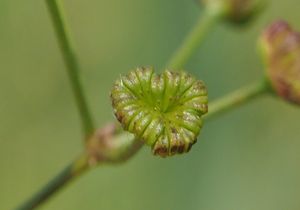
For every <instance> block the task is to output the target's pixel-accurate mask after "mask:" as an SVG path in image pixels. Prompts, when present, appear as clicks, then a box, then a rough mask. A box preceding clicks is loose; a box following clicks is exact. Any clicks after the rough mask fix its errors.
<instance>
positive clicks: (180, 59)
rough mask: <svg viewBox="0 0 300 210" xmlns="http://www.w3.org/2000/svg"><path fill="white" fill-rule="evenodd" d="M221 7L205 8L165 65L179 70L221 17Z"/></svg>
mask: <svg viewBox="0 0 300 210" xmlns="http://www.w3.org/2000/svg"><path fill="white" fill-rule="evenodd" d="M222 14H223V10H222V8H221V7H216V8H214V9H208V8H207V9H206V10H205V11H204V14H203V15H201V16H200V17H199V20H198V22H197V24H196V25H195V27H194V28H193V29H192V31H191V32H190V33H189V35H188V36H187V37H186V38H185V40H184V41H183V43H182V44H181V46H180V47H179V48H178V49H177V51H176V52H175V53H174V54H173V56H172V57H171V58H170V60H169V62H167V67H168V68H170V69H174V70H181V68H183V67H184V65H185V64H186V63H187V61H188V59H189V58H190V57H191V56H192V54H193V53H194V52H195V51H196V50H197V49H198V47H199V45H200V44H201V43H202V41H203V40H204V38H205V36H206V35H207V34H208V32H209V31H210V30H211V29H212V28H213V27H214V26H215V25H216V23H217V22H218V20H219V19H220V18H221V17H222Z"/></svg>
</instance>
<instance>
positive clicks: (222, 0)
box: [201, 0, 266, 24]
mask: <svg viewBox="0 0 300 210" xmlns="http://www.w3.org/2000/svg"><path fill="white" fill-rule="evenodd" d="M201 1H203V3H204V4H205V5H206V6H208V9H221V10H222V11H223V15H224V17H225V18H226V19H227V20H228V21H229V22H231V23H235V24H242V23H245V22H248V21H249V20H251V19H252V18H253V17H254V16H256V14H257V13H259V12H260V11H261V10H262V9H263V8H264V6H265V4H266V0H201Z"/></svg>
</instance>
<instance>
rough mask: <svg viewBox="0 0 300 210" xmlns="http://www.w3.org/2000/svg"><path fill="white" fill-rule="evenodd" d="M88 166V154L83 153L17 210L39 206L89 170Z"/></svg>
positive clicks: (26, 209)
mask: <svg viewBox="0 0 300 210" xmlns="http://www.w3.org/2000/svg"><path fill="white" fill-rule="evenodd" d="M88 166H89V165H88V159H87V157H86V155H82V156H81V157H79V158H78V159H76V160H75V161H74V162H72V163H71V164H70V165H68V166H67V167H66V168H65V169H63V170H62V171H61V172H60V173H59V174H57V175H56V176H55V177H54V178H53V179H52V180H51V181H49V183H48V184H47V185H45V186H44V187H43V188H42V190H41V191H39V192H38V193H36V194H35V195H33V196H32V197H31V198H30V199H28V200H27V201H26V202H25V203H24V204H22V205H21V206H19V207H18V208H16V210H30V209H34V208H36V207H38V206H39V205H40V204H42V203H43V202H44V201H46V200H47V199H49V198H50V197H51V196H52V195H54V194H55V193H56V192H57V191H59V190H60V189H62V188H63V187H64V186H65V185H66V184H68V183H69V182H70V181H71V180H74V179H75V178H76V177H78V176H80V175H81V174H83V172H85V171H87V169H88Z"/></svg>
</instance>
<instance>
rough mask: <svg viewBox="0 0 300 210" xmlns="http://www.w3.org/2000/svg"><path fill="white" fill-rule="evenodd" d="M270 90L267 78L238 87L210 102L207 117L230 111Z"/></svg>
mask: <svg viewBox="0 0 300 210" xmlns="http://www.w3.org/2000/svg"><path fill="white" fill-rule="evenodd" d="M268 91H269V86H268V83H267V81H266V80H265V79H262V80H260V81H257V82H255V83H253V84H251V85H249V86H246V87H244V88H241V89H238V90H236V91H234V92H232V93H230V94H228V95H226V96H224V97H222V98H220V99H218V100H216V101H214V102H212V103H211V104H209V111H208V113H207V115H205V116H204V118H205V119H211V118H213V117H215V116H219V115H221V114H222V113H225V112H227V111H230V110H232V109H234V108H236V107H238V106H241V105H243V104H245V103H248V102H249V101H251V100H254V99H256V98H257V97H258V96H261V95H263V94H264V93H266V92H268Z"/></svg>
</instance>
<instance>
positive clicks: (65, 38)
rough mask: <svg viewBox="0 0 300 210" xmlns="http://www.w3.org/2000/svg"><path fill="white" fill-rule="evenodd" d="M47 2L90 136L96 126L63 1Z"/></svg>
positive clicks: (83, 120) (83, 122) (82, 117)
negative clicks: (81, 77)
mask: <svg viewBox="0 0 300 210" xmlns="http://www.w3.org/2000/svg"><path fill="white" fill-rule="evenodd" d="M46 3H47V6H48V10H49V12H50V15H51V18H52V22H53V25H54V28H55V32H56V36H57V40H58V43H59V46H60V49H61V52H62V55H63V58H64V62H65V65H66V68H67V73H68V76H69V79H70V83H71V86H72V91H73V94H74V97H75V100H76V103H77V107H78V110H79V114H80V118H81V121H82V127H83V129H84V133H85V135H86V136H88V135H90V134H91V133H92V131H93V130H94V126H93V121H92V117H91V113H90V112H89V109H88V105H87V102H86V98H85V95H84V91H83V88H82V84H81V81H80V77H79V69H80V68H79V63H78V60H77V57H76V55H75V51H74V47H73V43H72V41H71V38H70V35H69V33H68V27H67V25H66V22H65V21H64V15H63V10H62V5H61V1H58V0H46Z"/></svg>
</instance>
